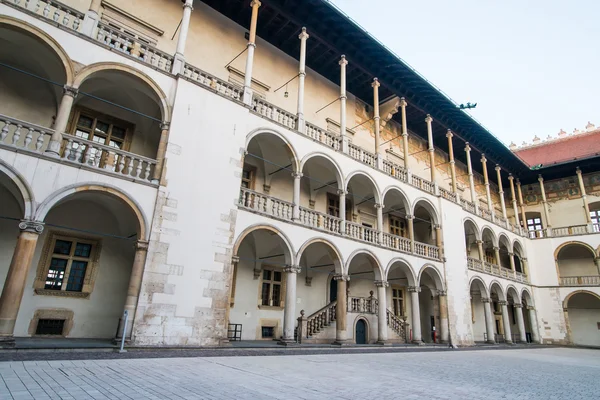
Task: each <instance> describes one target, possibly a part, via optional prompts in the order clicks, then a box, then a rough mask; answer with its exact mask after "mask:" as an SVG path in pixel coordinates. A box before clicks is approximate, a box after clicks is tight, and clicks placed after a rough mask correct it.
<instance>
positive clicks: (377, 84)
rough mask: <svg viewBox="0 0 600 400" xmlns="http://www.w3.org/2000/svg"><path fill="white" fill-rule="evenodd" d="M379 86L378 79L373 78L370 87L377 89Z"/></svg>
mask: <svg viewBox="0 0 600 400" xmlns="http://www.w3.org/2000/svg"><path fill="white" fill-rule="evenodd" d="M379 86H381V83H379V79H377V78H373V83H371V87H374V88H376V87H379Z"/></svg>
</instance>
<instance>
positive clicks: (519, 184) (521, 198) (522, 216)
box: [517, 179, 527, 231]
mask: <svg viewBox="0 0 600 400" xmlns="http://www.w3.org/2000/svg"><path fill="white" fill-rule="evenodd" d="M517 194H518V195H519V208H520V209H521V221H523V229H524V230H525V231H527V218H526V217H525V204H524V203H523V191H522V190H521V181H520V180H518V179H517Z"/></svg>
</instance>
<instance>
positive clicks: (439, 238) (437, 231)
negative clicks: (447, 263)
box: [433, 224, 444, 258]
mask: <svg viewBox="0 0 600 400" xmlns="http://www.w3.org/2000/svg"><path fill="white" fill-rule="evenodd" d="M433 228H434V229H435V245H436V246H437V247H439V249H440V258H441V256H442V254H441V251H442V248H443V247H444V244H443V243H442V226H441V225H440V224H435V225H434V226H433Z"/></svg>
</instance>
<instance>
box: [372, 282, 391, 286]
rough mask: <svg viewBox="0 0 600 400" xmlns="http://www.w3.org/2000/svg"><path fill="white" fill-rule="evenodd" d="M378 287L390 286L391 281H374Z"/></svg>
mask: <svg viewBox="0 0 600 400" xmlns="http://www.w3.org/2000/svg"><path fill="white" fill-rule="evenodd" d="M373 283H374V284H375V286H377V287H389V286H390V283H389V282H388V281H375V282H373Z"/></svg>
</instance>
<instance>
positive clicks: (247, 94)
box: [242, 86, 253, 107]
mask: <svg viewBox="0 0 600 400" xmlns="http://www.w3.org/2000/svg"><path fill="white" fill-rule="evenodd" d="M252 95H253V93H252V89H251V88H249V87H248V86H244V97H243V98H242V100H243V102H244V104H245V105H247V106H248V107H252Z"/></svg>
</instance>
